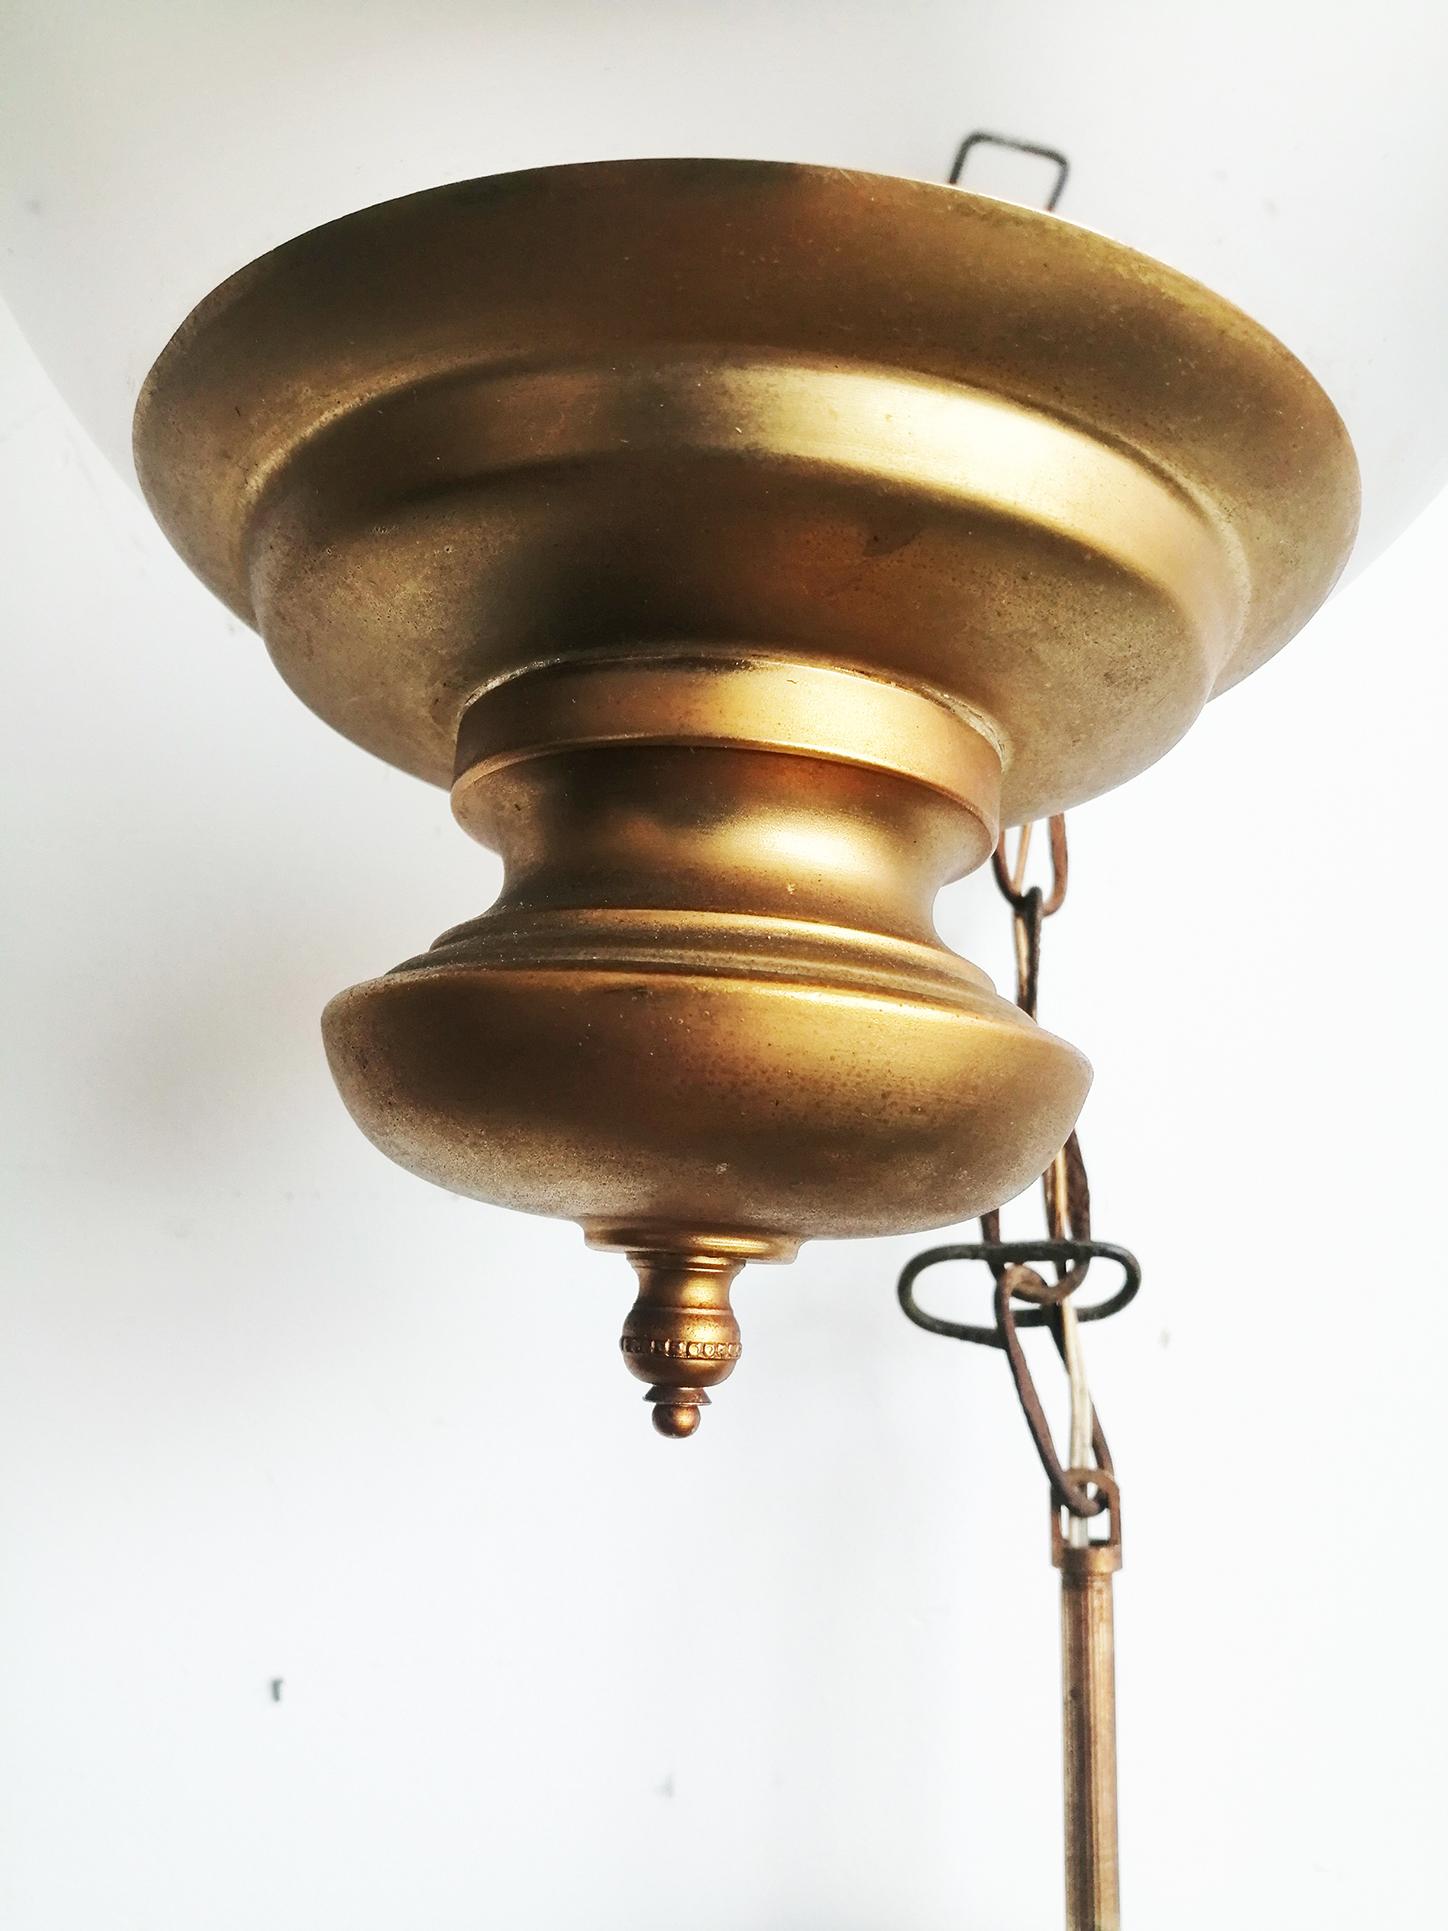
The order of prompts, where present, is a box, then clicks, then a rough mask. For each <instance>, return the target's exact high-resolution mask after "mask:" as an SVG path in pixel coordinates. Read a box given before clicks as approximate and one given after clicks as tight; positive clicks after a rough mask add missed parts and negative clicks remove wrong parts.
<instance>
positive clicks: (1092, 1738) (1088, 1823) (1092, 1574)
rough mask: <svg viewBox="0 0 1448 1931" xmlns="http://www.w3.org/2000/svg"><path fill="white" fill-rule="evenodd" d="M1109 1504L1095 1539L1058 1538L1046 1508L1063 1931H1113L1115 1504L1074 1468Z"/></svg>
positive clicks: (1057, 1521) (1111, 1490) (1055, 1515)
mask: <svg viewBox="0 0 1448 1931" xmlns="http://www.w3.org/2000/svg"><path fill="white" fill-rule="evenodd" d="M1077 1473H1078V1474H1079V1475H1082V1476H1086V1475H1089V1476H1090V1478H1091V1479H1092V1480H1093V1481H1094V1482H1095V1484H1096V1486H1097V1487H1098V1488H1099V1489H1101V1490H1102V1491H1103V1492H1105V1493H1107V1494H1108V1495H1109V1498H1110V1514H1109V1517H1108V1521H1109V1525H1110V1532H1109V1535H1108V1536H1107V1538H1106V1539H1105V1540H1103V1541H1099V1542H1090V1541H1088V1542H1075V1541H1070V1540H1067V1538H1066V1537H1065V1536H1063V1535H1062V1533H1061V1516H1060V1511H1059V1509H1057V1508H1056V1507H1055V1506H1054V1503H1053V1506H1052V1510H1051V1557H1052V1560H1053V1561H1054V1563H1055V1565H1056V1567H1057V1568H1058V1569H1059V1570H1060V1572H1061V1720H1062V1741H1063V1746H1064V1748H1063V1753H1062V1760H1063V1766H1064V1771H1065V1778H1064V1785H1065V1799H1066V1803H1065V1848H1066V1859H1065V1863H1066V1931H1121V1876H1120V1864H1119V1854H1118V1843H1117V1816H1116V1622H1115V1611H1114V1607H1113V1604H1112V1600H1111V1597H1112V1584H1113V1579H1114V1578H1115V1576H1116V1573H1117V1571H1118V1570H1119V1569H1120V1567H1121V1504H1120V1497H1119V1495H1118V1494H1117V1490H1116V1484H1115V1482H1114V1481H1113V1480H1112V1479H1111V1477H1110V1476H1109V1475H1106V1474H1104V1473H1103V1472H1102V1471H1101V1470H1089V1471H1088V1470H1080V1471H1077Z"/></svg>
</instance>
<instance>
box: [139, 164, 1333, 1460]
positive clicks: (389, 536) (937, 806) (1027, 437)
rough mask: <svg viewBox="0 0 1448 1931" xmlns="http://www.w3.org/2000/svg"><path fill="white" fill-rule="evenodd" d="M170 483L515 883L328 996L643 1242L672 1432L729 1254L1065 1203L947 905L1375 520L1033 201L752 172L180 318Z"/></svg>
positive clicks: (1070, 1113)
mask: <svg viewBox="0 0 1448 1931" xmlns="http://www.w3.org/2000/svg"><path fill="white" fill-rule="evenodd" d="M136 450H137V463H138V468H139V470H140V474H141V478H142V482H143V484H144V486H145V489H146V492H147V495H148V497H149V499H150V501H151V503H152V505H153V507H154V509H155V511H156V513H157V515H158V517H159V518H160V521H161V523H162V525H163V527H164V528H165V529H166V530H167V532H168V534H169V535H170V536H171V538H172V541H173V542H174V543H175V544H176V546H177V547H178V549H180V551H181V552H182V554H183V555H184V556H185V557H186V558H187V560H188V561H189V562H190V563H191V564H192V566H193V567H194V568H195V569H196V570H197V571H198V572H199V574H200V575H201V576H202V577H203V578H204V579H205V580H206V581H207V582H208V583H209V584H210V585H211V586H212V587H213V588H214V589H215V590H216V592H217V593H218V595H220V596H221V597H223V598H224V599H225V600H226V601H227V602H228V603H229V604H230V606H231V607H232V608H233V609H234V610H235V611H237V612H238V613H239V614H240V615H241V616H243V617H244V618H245V619H246V620H247V621H248V622H252V623H255V624H256V625H257V627H258V628H259V629H260V630H261V631H262V633H263V635H264V636H265V638H266V641H267V645H268V648H269V649H270V651H271V653H272V656H273V658H274V660H275V661H276V663H277V665H278V667H279V668H280V670H281V671H282V674H283V675H284V676H285V677H286V679H287V681H288V682H289V683H290V684H291V685H292V687H293V688H294V689H295V690H296V691H297V692H298V693H299V694H300V695H301V696H302V697H303V698H304V699H305V700H306V702H307V703H309V704H310V705H311V706H312V707H313V708H314V709H315V710H316V711H317V712H318V713H319V714H320V715H321V716H322V717H324V718H326V719H327V720H328V721H329V722H330V723H332V724H334V725H335V726H336V727H337V728H338V729H339V730H341V731H343V732H344V733H346V734H347V735H348V736H349V737H351V738H353V739H355V740H356V741H357V742H358V743H359V744H362V745H364V746H366V747H367V748H369V749H371V750H373V751H375V752H377V753H378V754H379V755H381V756H383V757H385V758H388V759H390V760H391V761H392V762H394V763H396V764H399V765H401V766H403V767H404V768H406V769H408V770H411V771H414V772H417V773H418V774H420V775H422V776H424V777H427V778H429V779H432V780H433V781H434V782H437V783H451V784H452V786H453V805H454V810H455V811H456V813H457V816H458V818H459V819H460V821H461V822H462V823H463V824H464V825H465V826H466V827H467V828H468V829H469V830H470V831H471V832H473V833H474V834H475V835H476V836H478V837H480V838H482V839H484V840H485V841H486V842H488V843H490V844H493V845H495V846H496V847H497V848H498V849H499V850H500V851H501V852H502V853H503V856H504V858H505V860H506V864H507V882H506V884H505V887H504V890H503V893H502V896H501V897H500V899H499V900H498V902H497V904H496V905H495V906H494V907H493V909H492V910H491V911H489V912H488V913H486V914H484V915H483V916H482V917H481V918H479V919H475V920H473V921H472V922H471V923H470V924H468V925H465V926H461V927H459V928H458V929H457V930H456V931H454V932H451V933H448V934H446V935H444V937H443V938H442V939H441V940H439V941H438V943H437V945H436V946H434V947H433V948H432V950H431V951H430V952H428V953H426V954H424V955H422V956H421V957H419V958H416V959H413V960H411V961H409V962H408V963H407V964H406V965H404V966H402V967H399V968H398V969H397V970H396V971H395V972H393V973H390V974H388V975H387V976H386V977H384V978H382V979H377V980H373V981H371V982H369V983H367V984H364V985H361V986H357V987H354V988H353V989H352V990H351V991H350V992H346V993H343V994H341V995H340V996H339V997H338V998H337V999H336V1000H334V1001H333V1002H332V1004H331V1005H330V1006H329V1008H328V1011H327V1015H326V1020H325V1031H326V1040H327V1050H328V1054H329V1057H330V1059H331V1063H332V1067H333V1070H334V1072H335V1074H336V1077H337V1081H338V1084H339V1086H340V1088H341V1090H342V1093H343V1096H344V1098H345V1100H346V1102H347V1104H348V1106H349V1108H350V1109H351V1110H352V1112H353V1114H354V1116H355V1117H356V1118H357V1120H358V1121H359V1123H360V1124H361V1125H362V1127H363V1129H364V1131H366V1132H367V1133H368V1134H369V1135H370V1136H371V1138H372V1139H373V1140H374V1141H375V1142H376V1143H377V1144H378V1145H379V1146H380V1147H382V1148H383V1150H384V1151H386V1152H388V1153H389V1154H391V1155H392V1156H393V1157H394V1158H396V1159H399V1160H400V1161H402V1162H403V1163H404V1164H405V1165H407V1166H409V1167H410V1168H412V1169H413V1170H414V1171H416V1172H418V1173H421V1174H424V1175H426V1176H427V1177H428V1178H430V1179H433V1180H435V1181H438V1182H440V1183H441V1184H443V1185H445V1186H448V1187H452V1188H454V1189H456V1190H458V1191H461V1192H464V1193H471V1194H475V1195H478V1196H479V1197H481V1198H484V1199H488V1200H493V1201H498V1202H501V1203H503V1204H505V1205H509V1206H514V1207H519V1208H524V1209H526V1210H529V1211H533V1212H540V1213H555V1214H564V1215H568V1216H571V1217H574V1218H576V1219H578V1220H579V1221H580V1222H581V1223H582V1224H583V1225H584V1227H585V1229H586V1230H588V1232H589V1235H590V1238H591V1239H594V1240H595V1241H597V1242H598V1243H600V1244H605V1245H613V1246H618V1247H620V1248H623V1249H624V1250H625V1251H628V1252H629V1253H630V1254H631V1255H632V1256H633V1257H634V1259H635V1264H636V1265H637V1267H638V1269H639V1273H640V1276H641V1280H642V1292H641V1294H640V1299H639V1303H638V1306H637V1308H636V1310H635V1314H634V1316H632V1317H631V1325H630V1328H629V1329H628V1330H627V1332H626V1335H625V1351H626V1355H627V1358H628V1360H629V1363H630V1365H631V1366H632V1367H634V1368H635V1369H636V1370H642V1371H645V1372H646V1373H647V1374H649V1375H650V1376H651V1377H652V1379H651V1394H652V1395H653V1396H654V1397H655V1410H656V1419H658V1420H659V1422H660V1425H661V1426H662V1427H663V1428H664V1431H665V1432H670V1433H675V1434H683V1433H687V1432H690V1431H691V1429H692V1428H693V1427H694V1426H695V1425H696V1424H697V1420H698V1410H699V1406H700V1404H701V1403H702V1401H703V1400H704V1399H705V1398H706V1396H705V1390H706V1388H707V1387H709V1386H711V1385H714V1384H715V1383H717V1382H718V1381H719V1380H721V1379H722V1378H723V1375H724V1374H725V1373H727V1372H728V1369H729V1367H731V1366H732V1365H733V1360H734V1351H735V1350H737V1330H736V1329H735V1328H734V1327H733V1316H732V1314H730V1312H729V1309H728V1284H729V1280H730V1278H731V1277H732V1274H733V1273H734V1272H735V1271H736V1270H737V1267H738V1265H740V1264H741V1263H742V1261H743V1260H744V1259H747V1258H784V1257H787V1255H788V1254H789V1253H790V1252H792V1251H793V1249H794V1247H795V1246H796V1245H797V1244H798V1242H799V1241H800V1240H802V1239H805V1238H808V1237H810V1236H812V1235H818V1234H835V1235H844V1234H871V1233H884V1232H895V1231H904V1230H906V1229H910V1228H918V1227H925V1226H930V1225H937V1224H940V1223H942V1222H946V1221H950V1220H955V1219H959V1218H964V1217H966V1216H968V1215H971V1214H975V1213H978V1212H980V1211H982V1210H983V1209H986V1208H989V1207H991V1206H993V1205H996V1204H998V1203H999V1202H1000V1201H1001V1200H1002V1199H1004V1198H1007V1197H1009V1196H1010V1195H1011V1194H1013V1193H1014V1192H1016V1191H1018V1190H1019V1188H1020V1187H1021V1186H1023V1185H1024V1184H1026V1182H1027V1181H1029V1180H1030V1179H1031V1178H1033V1177H1034V1176H1035V1175H1036V1174H1037V1173H1038V1172H1039V1171H1040V1170H1041V1169H1042V1168H1043V1167H1044V1166H1045V1165H1046V1163H1047V1161H1048V1160H1049V1159H1050V1157H1051V1155H1052V1154H1053V1153H1054V1151H1055V1150H1056V1148H1057V1147H1059V1145H1060V1144H1061V1142H1062V1140H1063V1139H1064V1137H1065V1135H1066V1133H1067V1132H1068V1130H1069V1128H1070V1125H1071V1122H1072V1120H1073V1119H1074V1117H1075V1114H1076V1111H1077V1109H1078V1107H1079V1105H1080V1102H1081V1099H1082V1096H1083V1094H1084V1092H1085V1087H1086V1083H1087V1078H1088V1073H1087V1069H1086V1066H1085V1063H1084V1061H1083V1060H1082V1059H1081V1058H1080V1056H1079V1055H1078V1054H1077V1053H1075V1052H1074V1050H1073V1049H1072V1048H1070V1047H1068V1046H1066V1045H1065V1044H1064V1043H1063V1042H1061V1041H1059V1040H1056V1039H1053V1038H1052V1037H1051V1036H1050V1035H1049V1034H1047V1033H1044V1032H1042V1031H1041V1030H1040V1029H1039V1028H1038V1027H1036V1026H1034V1025H1033V1024H1032V1023H1031V1022H1030V1021H1029V1020H1027V1019H1025V1018H1024V1017H1023V1016H1022V1015H1021V1014H1019V1013H1018V1012H1017V1011H1016V1010H1015V1009H1014V1008H1013V1007H1012V1006H1011V1005H1010V1004H1009V1003H1008V1002H1006V1001H1003V1000H1001V999H999V998H997V997H996V995H995V994H994V992H993V991H992V989H991V987H990V985H989V983H988V981H986V980H985V979H984V977H983V976H982V975H981V974H980V973H979V972H977V971H976V970H975V968H973V967H971V966H969V965H967V964H966V963H965V962H964V961H962V960H960V959H958V958H956V957H955V956H954V955H953V954H951V953H949V952H947V951H946V950H945V949H944V948H943V947H941V946H940V944H939V943H938V941H937V940H936V938H935V936H934V932H933V928H932V924H931V902H932V900H933V898H934V896H935V893H936V891H937V890H938V888H939V887H940V886H941V885H942V884H943V883H945V882H946V881H947V880H949V879H951V878H953V877H956V876H958V875H959V874H960V873H961V872H963V871H965V870H968V869H970V867H971V866H972V865H975V864H977V863H979V862H980V861H981V860H982V859H983V858H984V857H985V855H986V854H987V853H988V852H989V850H990V849H991V847H992V845H993V843H994V840H995V837H996V833H997V830H998V826H999V824H1000V822H1001V821H1002V818H1004V820H1005V821H1006V822H1019V821H1022V820H1027V819H1030V818H1033V817H1035V816H1038V815H1040V814H1042V813H1044V812H1046V811H1049V810H1054V809H1058V808H1060V807H1063V806H1066V805H1069V804H1074V803H1076V802H1078V801H1080V800H1081V799H1084V798H1086V797H1089V796H1091V795H1093V794H1094V793H1096V792H1099V791H1101V790H1103V789H1105V788H1107V787H1109V786H1111V785H1114V784H1117V783H1119V782H1121V781H1122V780H1123V779H1125V778H1127V777H1129V776H1130V775H1131V774H1132V773H1133V772H1135V771H1138V770H1140V769H1141V768H1142V767H1143V766H1145V765H1146V764H1149V763H1150V762H1151V761H1152V760H1153V759H1154V758H1155V757H1157V756H1159V755H1160V753H1161V752H1162V751H1163V750H1165V749H1166V748H1167V746H1168V745H1169V744H1170V743H1171V742H1172V741H1173V740H1174V739H1175V738H1176V737H1177V736H1179V735H1180V733H1181V732H1182V731H1183V730H1185V729H1186V727H1187V726H1188V725H1189V724H1190V722H1191V721H1192V719H1193V718H1194V717H1195V715H1196V714H1197V712H1198V711H1199V709H1200V708H1201V706H1202V704H1203V703H1204V702H1205V701H1206V699H1207V698H1208V697H1209V696H1210V695H1211V694H1212V693H1213V692H1214V691H1216V690H1219V689H1221V688H1223V687H1224V686H1225V685H1227V684H1229V683H1231V682H1233V681H1235V680H1236V679H1237V678H1239V677H1241V676H1243V675H1245V673H1246V672H1247V671H1249V670H1251V669H1252V668H1253V667H1254V666H1255V665H1256V664H1258V663H1260V662H1261V661H1262V660H1263V659H1264V658H1265V657H1266V656H1268V655H1269V654H1270V653H1271V652H1272V651H1273V650H1275V649H1276V648H1277V647H1278V645H1279V644H1281V643H1282V642H1284V641H1285V639H1286V638H1287V637H1288V636H1290V635H1291V633H1292V632H1293V631H1294V630H1295V629H1296V628H1297V627H1298V626H1299V625H1300V624H1301V623H1302V622H1303V621H1304V620H1305V619H1306V617H1307V616H1308V615H1309V614H1310V613H1311V611H1312V610H1313V608H1315V606H1316V604H1317V603H1318V602H1319V601H1320V600H1321V598H1322V597H1323V596H1324V595H1325V594H1326V591H1327V589H1328V587H1329V586H1330V584H1331V582H1332V580H1333V578H1334V576H1335V574H1336V572H1337V570H1338V568H1339V567H1340V566H1341V563H1342V561H1343V560H1344V558H1345V555H1346V552H1347V548H1348V546H1349V543H1350V540H1351V535H1352V530H1353V526H1354V520H1355V513H1356V479H1355V470H1354V465H1353V461H1352V456H1351V452H1350V450H1349V448H1348V445H1347V441H1346V437H1345V435H1344V432H1343V429H1342V425H1341V423H1340V422H1339V420H1338V418H1337V416H1336V414H1335V412H1334V411H1333V409H1332V407H1331V405H1330V403H1328V401H1327V399H1326V398H1325V397H1324V396H1323V395H1322V393H1321V391H1320V390H1319V389H1318V388H1317V386H1316V385H1315V384H1314V383H1313V381H1312V380H1311V378H1310V377H1309V376H1308V375H1307V373H1306V372H1305V371H1304V370H1303V369H1302V367H1301V365H1300V364H1298V363H1297V362H1296V361H1294V360H1293V358H1292V357H1291V356H1290V355H1289V354H1288V353H1287V352H1286V350H1284V349H1283V348H1282V347H1281V346H1280V345H1279V344H1278V343H1276V342H1275V341H1273V340H1272V339H1271V338H1270V337H1268V336H1267V335H1266V334H1264V333H1263V331H1262V330H1260V329H1259V328H1257V327H1256V326H1255V325H1254V324H1253V323H1251V322H1250V321H1248V320H1247V318H1245V317H1244V316H1242V315H1241V314H1240V313H1238V312H1237V311H1236V310H1235V309H1233V308H1231V307H1230V306H1229V305H1228V304H1226V303H1224V302H1221V301H1220V300H1218V299H1217V298H1216V297H1214V296H1212V295H1210V294H1208V293H1207V292H1206V291H1205V290H1203V289H1201V288H1199V287H1198V286H1197V285H1195V284H1194V283H1191V282H1189V281H1187V280H1185V279H1184V278H1183V277H1181V276H1179V275H1177V274H1175V273H1173V272H1172V271H1170V270H1168V269H1165V268H1162V267H1160V266H1159V265H1157V264H1155V263H1153V262H1150V261H1147V260H1145V259H1144V258H1143V257H1141V256H1138V255H1136V254H1134V253H1132V252H1131V251H1129V250H1127V249H1124V248H1121V247H1119V246H1117V245H1116V244H1114V243H1112V242H1109V241H1107V240H1105V239H1103V238H1102V237H1100V236H1097V235H1093V234H1090V233H1088V232H1086V231H1085V230H1082V229H1078V228H1074V227H1072V226H1070V225H1069V224H1067V223H1065V222H1062V221H1059V220H1057V219H1055V218H1053V217H1050V216H1046V215H1042V214H1038V213H1035V212H1032V211H1029V210H1024V209H1020V208H1016V207H1012V206H1009V205H1007V204H1004V203H999V202H992V201H988V200H984V199H980V198H978V197H972V196H969V195H964V194H961V193H959V192H958V191H954V190H950V189H946V188H941V187H933V186H929V185H926V184H923V183H918V182H909V181H899V180H890V179H882V178H876V177H870V176H861V175H850V174H845V173H841V172H838V171H835V170H827V169H814V168H800V167H788V166H779V165H773V164H763V163H759V164H755V163H745V162H733V161H719V162H715V161H677V162H657V161H647V162H633V163H619V164H605V165H600V166H596V167H581V168H580V167H573V168H559V169H550V170H543V171H539V172H535V173H530V174H521V175H513V176H502V177H496V178H494V179H491V180H485V181H480V182H472V183H464V184H461V185H459V186H456V187H450V188H443V189H439V190H437V191H435V192H433V193H430V194H425V195H419V196H414V197H412V198H410V199H408V200H405V201H400V202H393V203H388V204H386V205H384V206H382V207H380V208H373V209H369V210H367V211H365V212H363V213H362V214H358V215H354V216H350V217H348V218H347V219H345V220H342V221H338V222H335V223H333V224H331V225H330V226H328V227H326V228H322V229H319V230H317V231H315V232H314V233H312V234H309V235H304V236H302V237H301V238H300V239H299V240H297V241H295V242H292V243H289V244H288V245H287V246H285V247H283V248H280V249H278V250H277V251H275V253H273V254H271V255H269V256H267V257H265V258H264V259H263V260H261V261H259V262H257V263H254V264H253V265H252V266H251V267H250V268H247V269H244V270H243V271H242V272H241V273H240V274H239V275H237V276H235V277H233V278H232V280H231V281H229V282H228V283H226V284H225V285H224V286H223V287H222V288H221V289H219V290H217V291H216V293H215V294H214V295H212V296H211V297H210V298H208V300H207V301H205V302H204V303H202V305H201V307H200V308H199V309H198V310H197V311H196V312H195V314H194V315H193V316H192V317H191V318H190V320H189V321H187V322H186V323H185V324H184V325H183V327H182V329H181V330H180V332H179V333H178V335H177V336H176V338H175V339H174V340H173V342H172V343H171V345H170V346H169V347H168V348H167V350H166V351H165V353H164V354H163V355H162V357H161V359H160V361H159V362H158V363H157V365H156V368H155V369H154V370H153V372H152V374H151V376H150V378H149V380H148V382H147V384H146V388H145V391H144V393H143V395H142V398H141V403H140V406H139V409H138V412H137V424H136ZM691 1348H692V1352H691ZM721 1349H722V1350H723V1352H720V1350H721ZM709 1350H712V1352H710V1351H709Z"/></svg>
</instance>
